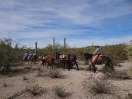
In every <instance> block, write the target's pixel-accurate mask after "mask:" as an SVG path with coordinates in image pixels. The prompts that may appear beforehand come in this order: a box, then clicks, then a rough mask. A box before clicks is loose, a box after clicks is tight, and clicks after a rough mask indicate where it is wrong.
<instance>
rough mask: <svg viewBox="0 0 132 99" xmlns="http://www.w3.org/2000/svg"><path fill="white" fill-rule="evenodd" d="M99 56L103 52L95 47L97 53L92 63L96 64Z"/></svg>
mask: <svg viewBox="0 0 132 99" xmlns="http://www.w3.org/2000/svg"><path fill="white" fill-rule="evenodd" d="M99 55H101V51H100V48H99V46H98V45H96V46H95V52H94V55H93V57H92V63H95V62H96V61H97V58H98V57H99Z"/></svg>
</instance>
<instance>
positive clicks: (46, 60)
mask: <svg viewBox="0 0 132 99" xmlns="http://www.w3.org/2000/svg"><path fill="white" fill-rule="evenodd" d="M39 60H41V61H42V65H43V66H46V67H47V68H48V66H49V65H50V66H51V69H53V65H54V60H55V59H54V57H52V56H50V55H46V56H44V55H43V56H39Z"/></svg>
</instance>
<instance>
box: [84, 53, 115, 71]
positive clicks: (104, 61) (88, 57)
mask: <svg viewBox="0 0 132 99" xmlns="http://www.w3.org/2000/svg"><path fill="white" fill-rule="evenodd" d="M84 58H85V60H86V61H88V60H89V61H90V63H91V65H92V66H93V68H94V72H96V68H95V65H96V64H97V65H101V64H105V66H108V67H109V68H111V69H112V70H113V63H112V60H111V59H110V58H109V57H108V56H104V55H99V56H98V58H97V60H96V61H95V62H94V63H92V58H93V54H89V53H84ZM91 65H90V66H91Z"/></svg>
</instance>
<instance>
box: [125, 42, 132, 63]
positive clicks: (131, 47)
mask: <svg viewBox="0 0 132 99" xmlns="http://www.w3.org/2000/svg"><path fill="white" fill-rule="evenodd" d="M125 50H126V52H127V58H128V61H132V40H130V43H129V44H128V45H127V46H126V47H125Z"/></svg>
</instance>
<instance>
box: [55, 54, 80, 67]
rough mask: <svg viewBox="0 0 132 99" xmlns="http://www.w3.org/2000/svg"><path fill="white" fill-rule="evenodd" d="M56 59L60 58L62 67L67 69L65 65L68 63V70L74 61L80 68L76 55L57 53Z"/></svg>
mask: <svg viewBox="0 0 132 99" xmlns="http://www.w3.org/2000/svg"><path fill="white" fill-rule="evenodd" d="M56 59H60V62H61V63H60V64H61V67H62V69H65V65H66V64H67V65H68V66H67V68H68V70H70V69H71V67H72V63H74V64H75V65H76V66H77V69H78V70H79V68H78V64H77V62H76V60H77V58H76V56H75V55H70V54H60V53H56Z"/></svg>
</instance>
